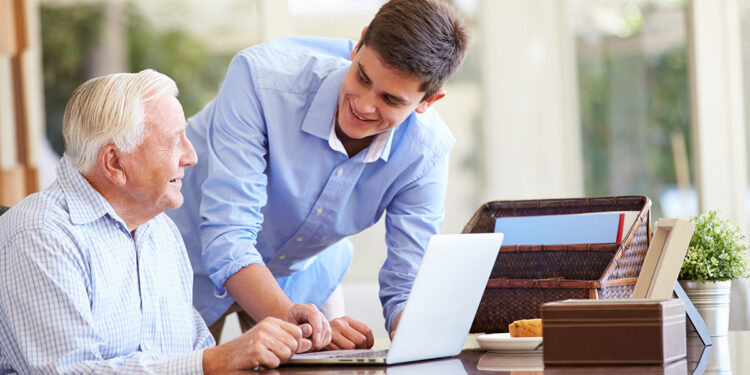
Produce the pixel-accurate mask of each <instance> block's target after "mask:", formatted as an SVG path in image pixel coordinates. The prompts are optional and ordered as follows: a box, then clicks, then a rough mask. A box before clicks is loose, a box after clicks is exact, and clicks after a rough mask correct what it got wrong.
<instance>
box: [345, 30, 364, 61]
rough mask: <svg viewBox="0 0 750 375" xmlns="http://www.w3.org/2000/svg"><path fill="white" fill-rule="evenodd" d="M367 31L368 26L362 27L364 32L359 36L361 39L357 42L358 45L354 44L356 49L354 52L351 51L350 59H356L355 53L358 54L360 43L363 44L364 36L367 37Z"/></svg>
mask: <svg viewBox="0 0 750 375" xmlns="http://www.w3.org/2000/svg"><path fill="white" fill-rule="evenodd" d="M365 31H367V26H365V28H364V29H362V34H360V36H359V41H358V42H357V45H356V46H354V49H353V50H352V52H351V53H349V59H350V60H354V55H356V54H357V51H358V50H359V46H360V44H362V38H364V37H365Z"/></svg>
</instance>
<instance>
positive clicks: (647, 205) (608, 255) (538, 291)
mask: <svg viewBox="0 0 750 375" xmlns="http://www.w3.org/2000/svg"><path fill="white" fill-rule="evenodd" d="M650 209H651V200H649V199H648V197H645V196H618V197H599V198H571V199H543V200H521V201H494V202H489V203H485V204H483V205H482V206H481V207H480V208H479V209H478V210H477V212H476V213H475V214H474V216H472V218H471V220H470V221H469V223H468V224H467V225H466V226H465V227H464V230H463V233H488V232H493V231H494V228H495V219H496V218H498V217H506V216H538V215H559V214H576V213H589V212H607V211H638V212H639V215H638V217H637V218H636V220H635V221H634V223H633V225H632V227H631V228H624V230H623V231H624V233H626V235H625V236H624V237H623V240H622V241H621V242H620V243H603V244H561V245H514V246H502V247H501V248H500V253H499V254H498V257H497V260H496V261H495V266H494V268H493V270H492V274H491V276H490V280H489V282H488V283H487V288H486V289H485V292H484V295H483V296H482V301H481V303H480V305H479V309H478V310H477V315H476V317H475V318H474V323H473V324H472V326H471V332H507V331H508V324H510V323H511V322H513V321H515V320H519V319H532V318H539V317H540V312H539V308H540V307H541V305H542V304H543V303H545V302H551V301H559V300H564V299H610V298H630V295H631V294H632V293H633V289H634V288H635V283H636V281H637V279H638V274H639V273H640V270H641V266H642V265H643V260H644V258H645V256H646V251H647V250H648V245H649V241H650V239H651V210H650Z"/></svg>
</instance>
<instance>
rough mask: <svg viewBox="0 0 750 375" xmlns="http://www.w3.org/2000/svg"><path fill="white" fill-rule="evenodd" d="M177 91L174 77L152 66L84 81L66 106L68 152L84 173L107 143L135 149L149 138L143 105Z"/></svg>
mask: <svg viewBox="0 0 750 375" xmlns="http://www.w3.org/2000/svg"><path fill="white" fill-rule="evenodd" d="M177 93H178V90H177V85H176V84H175V82H174V81H173V80H172V79H171V78H169V77H167V76H166V75H164V74H162V73H159V72H157V71H154V70H151V69H146V70H143V71H141V72H138V73H117V74H109V75H105V76H101V77H96V78H92V79H90V80H88V81H86V82H84V83H83V84H82V85H80V86H78V88H77V89H76V90H75V91H73V94H71V95H70V99H68V104H67V105H66V106H65V115H64V116H63V126H62V132H63V138H64V139H65V155H66V156H67V157H68V159H70V161H71V162H72V163H73V166H74V167H75V168H76V169H77V170H78V171H80V172H81V173H85V172H88V171H89V170H90V169H91V168H92V167H93V166H94V164H95V163H96V159H97V157H98V154H99V150H101V148H102V147H104V146H105V145H107V144H110V143H111V144H114V145H115V147H117V148H118V149H119V150H121V151H122V152H125V153H130V152H133V151H135V149H136V147H138V146H139V145H140V144H141V143H142V142H143V140H144V139H145V138H146V131H145V122H144V121H145V110H144V105H145V104H146V103H148V102H150V101H153V100H156V99H158V98H159V97H161V96H162V95H164V94H172V95H174V96H177Z"/></svg>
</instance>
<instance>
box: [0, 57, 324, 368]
mask: <svg viewBox="0 0 750 375" xmlns="http://www.w3.org/2000/svg"><path fill="white" fill-rule="evenodd" d="M176 95H177V87H176V85H175V83H174V82H173V81H172V80H171V79H170V78H168V77H167V76H165V75H163V74H160V73H157V72H155V71H152V70H145V71H142V72H140V73H137V74H113V75H108V76H104V77H99V78H95V79H92V80H90V81H88V82H86V83H84V84H83V85H81V86H80V87H79V88H78V89H76V91H75V92H74V93H73V94H72V95H71V98H70V100H69V102H68V105H67V108H66V110H65V116H64V119H63V135H64V137H65V143H66V153H65V156H64V157H63V158H62V161H61V163H60V166H59V167H58V169H57V180H56V181H55V183H53V184H52V185H51V186H50V187H49V188H48V189H47V190H45V191H43V192H40V193H37V194H33V195H31V196H29V197H27V198H26V199H24V200H23V201H21V202H20V203H19V204H18V205H16V206H15V207H14V208H12V209H11V210H10V211H8V212H7V213H6V214H5V215H3V216H2V217H0V285H2V288H0V373H6V372H14V371H15V372H19V373H40V372H41V373H76V374H80V373H102V372H123V373H137V372H149V373H153V372H156V373H160V372H164V373H201V372H205V373H207V374H208V373H226V372H229V371H233V370H241V369H251V368H254V367H257V366H265V367H276V366H278V365H279V364H280V362H283V361H284V360H287V359H288V358H290V357H291V356H292V355H293V354H294V353H295V352H301V351H306V350H309V349H310V348H311V346H313V345H316V346H317V347H322V346H325V345H327V344H328V342H329V341H330V326H328V323H327V321H326V320H325V319H324V318H323V316H322V314H320V313H319V312H318V311H317V309H315V308H314V307H313V306H306V305H295V306H294V307H293V308H292V309H291V310H290V313H289V314H288V315H287V316H286V319H287V320H288V321H283V320H281V319H275V318H269V319H266V320H263V321H261V322H260V323H259V324H258V325H257V326H256V327H255V328H254V329H253V330H250V331H248V332H246V333H245V334H243V335H242V336H240V337H239V338H237V339H235V340H233V341H231V342H228V343H226V344H224V345H221V346H217V347H214V339H213V338H212V337H211V335H210V333H209V331H208V329H207V327H206V325H205V323H204V321H203V320H202V319H201V317H200V315H198V313H197V312H196V311H195V310H194V308H193V306H192V286H193V285H192V284H193V273H192V270H191V267H190V261H189V259H188V256H187V253H186V251H185V247H184V244H183V242H182V238H181V236H180V233H179V232H178V231H177V228H176V227H175V225H174V224H173V223H172V221H171V220H170V219H169V218H168V217H167V216H166V215H164V214H163V211H164V210H166V209H168V208H176V207H179V206H180V205H181V204H182V201H183V197H182V193H181V192H180V188H181V184H182V182H181V181H182V177H183V175H184V172H185V171H184V170H185V167H188V166H192V165H195V164H196V162H197V157H196V153H195V150H194V149H193V146H192V145H191V143H190V141H189V140H188V139H187V138H186V136H185V126H186V121H185V117H184V114H183V111H182V107H181V105H180V103H179V102H178V101H177V98H176ZM313 330H315V331H318V330H319V331H321V332H323V335H322V336H321V337H318V338H315V339H314V340H313V342H311V340H310V339H309V338H310V337H311V336H310V335H311V333H312V332H313Z"/></svg>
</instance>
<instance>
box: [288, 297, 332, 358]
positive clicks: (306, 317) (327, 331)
mask: <svg viewBox="0 0 750 375" xmlns="http://www.w3.org/2000/svg"><path fill="white" fill-rule="evenodd" d="M286 320H287V321H289V322H292V323H294V324H297V325H303V326H304V325H308V327H310V328H312V335H307V336H305V337H308V336H309V337H310V340H311V341H312V351H318V350H322V349H323V348H325V347H326V345H328V343H330V342H331V334H332V332H331V326H330V324H329V323H328V319H326V317H325V316H324V315H323V313H321V312H320V310H318V308H317V307H315V305H313V304H311V303H310V304H306V305H305V304H301V303H297V304H294V305H293V306H292V308H290V309H289V312H288V313H287V314H286Z"/></svg>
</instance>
